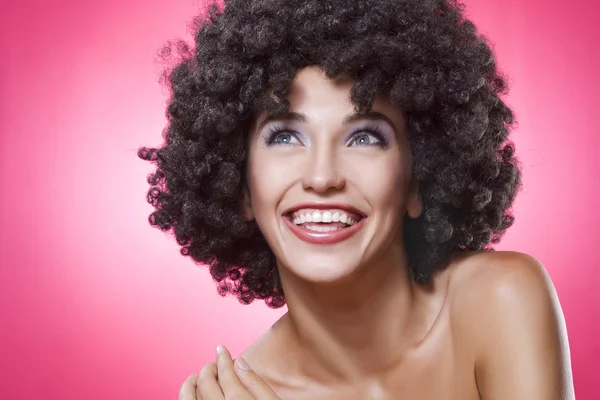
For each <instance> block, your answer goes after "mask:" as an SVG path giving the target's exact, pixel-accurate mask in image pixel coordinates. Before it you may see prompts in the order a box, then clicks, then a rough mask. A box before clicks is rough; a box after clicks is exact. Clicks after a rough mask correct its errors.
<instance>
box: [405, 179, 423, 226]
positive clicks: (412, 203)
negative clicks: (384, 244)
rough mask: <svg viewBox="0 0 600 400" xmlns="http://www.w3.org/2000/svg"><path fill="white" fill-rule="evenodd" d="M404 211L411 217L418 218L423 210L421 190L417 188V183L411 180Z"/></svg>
mask: <svg viewBox="0 0 600 400" xmlns="http://www.w3.org/2000/svg"><path fill="white" fill-rule="evenodd" d="M406 212H407V213H408V216H409V217H411V218H413V219H416V218H419V217H420V216H421V213H422V212H423V201H422V199H421V191H420V190H419V184H418V183H417V182H415V181H412V182H411V184H410V195H409V197H408V204H407V207H406Z"/></svg>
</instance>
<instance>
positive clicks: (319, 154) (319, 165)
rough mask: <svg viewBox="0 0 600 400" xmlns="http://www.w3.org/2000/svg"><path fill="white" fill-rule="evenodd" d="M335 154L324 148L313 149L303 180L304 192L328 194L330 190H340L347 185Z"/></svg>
mask: <svg viewBox="0 0 600 400" xmlns="http://www.w3.org/2000/svg"><path fill="white" fill-rule="evenodd" d="M337 159H338V157H337V156H336V154H334V152H331V151H327V150H326V149H324V148H321V149H317V148H313V151H312V152H311V156H310V157H308V158H307V160H306V165H305V168H304V169H305V170H304V174H303V179H302V186H303V187H304V190H311V189H312V190H313V191H315V192H317V193H326V192H327V191H329V190H340V189H342V188H343V187H344V185H345V184H346V181H345V178H344V176H343V171H341V170H340V168H339V165H338V163H337Z"/></svg>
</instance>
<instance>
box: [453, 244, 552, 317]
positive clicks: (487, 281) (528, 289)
mask: <svg viewBox="0 0 600 400" xmlns="http://www.w3.org/2000/svg"><path fill="white" fill-rule="evenodd" d="M450 270H451V271H450V289H451V290H452V292H453V295H454V300H455V301H456V302H458V303H462V302H465V301H467V302H469V301H470V300H473V297H474V296H475V297H477V298H478V299H480V300H483V299H486V300H489V301H492V302H500V303H502V304H505V303H506V302H507V301H508V302H510V301H517V302H519V301H524V300H528V303H529V302H531V301H535V302H546V303H547V302H548V301H554V300H556V291H555V289H554V285H553V284H552V281H551V280H550V277H549V276H548V273H547V272H546V269H545V268H544V266H543V265H542V263H540V262H539V261H538V260H537V259H536V258H534V257H532V256H530V255H527V254H524V253H519V252H515V251H494V252H474V253H469V254H467V255H465V256H462V257H460V258H457V261H456V262H453V263H452V265H451V266H450ZM461 306H467V304H461ZM477 306H484V304H476V303H475V304H473V307H477ZM469 308H471V307H469ZM485 308H486V309H487V307H485ZM471 311H475V310H471Z"/></svg>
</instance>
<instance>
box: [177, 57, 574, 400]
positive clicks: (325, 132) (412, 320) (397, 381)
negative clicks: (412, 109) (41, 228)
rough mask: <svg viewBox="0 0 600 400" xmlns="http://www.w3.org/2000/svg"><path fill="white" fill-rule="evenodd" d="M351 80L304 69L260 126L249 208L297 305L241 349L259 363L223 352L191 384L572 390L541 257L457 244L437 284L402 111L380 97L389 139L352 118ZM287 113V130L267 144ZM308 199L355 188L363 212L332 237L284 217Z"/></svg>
mask: <svg viewBox="0 0 600 400" xmlns="http://www.w3.org/2000/svg"><path fill="white" fill-rule="evenodd" d="M351 87H352V82H351V81H347V80H343V79H341V80H335V81H332V80H329V79H327V78H326V77H324V76H323V74H321V73H320V72H319V70H318V69H317V68H312V67H311V68H306V69H304V70H301V71H300V72H299V73H298V75H297V77H296V79H295V80H294V82H293V84H292V87H291V90H290V95H289V99H290V111H292V112H294V113H296V117H293V118H291V117H290V116H282V117H277V118H273V121H269V120H268V119H267V116H266V115H262V116H260V118H259V119H258V121H257V124H256V126H254V130H255V135H254V136H252V138H251V140H250V143H249V174H248V182H249V188H248V189H249V190H248V196H247V200H246V213H247V216H248V218H255V219H256V221H257V222H258V224H259V226H260V227H261V230H262V232H263V234H264V235H265V238H266V239H267V241H268V242H269V245H270V247H271V249H272V250H273V252H274V254H275V256H276V258H277V261H278V267H279V272H280V276H281V282H282V285H283V288H284V292H285V294H286V302H287V305H288V310H289V311H288V313H286V314H285V315H284V316H283V317H282V318H281V319H280V320H279V321H278V322H276V323H275V324H274V325H273V326H272V327H271V328H270V329H269V330H268V331H267V332H266V333H265V334H264V335H263V336H262V337H261V338H259V339H258V340H257V341H256V342H255V343H254V344H253V345H252V346H251V347H250V348H249V349H247V350H246V351H245V352H244V353H243V354H242V355H241V357H240V358H241V359H243V360H245V361H246V362H247V364H248V365H249V366H250V368H251V371H250V372H248V371H246V370H243V369H240V368H238V366H236V367H234V364H233V363H232V361H231V359H230V358H229V356H228V355H227V354H225V353H222V354H221V355H220V356H219V357H218V366H217V365H216V364H212V363H209V364H208V365H207V366H206V367H205V368H204V369H203V371H202V373H201V374H200V376H199V379H198V381H196V378H197V377H191V379H190V380H188V381H187V382H186V384H184V386H183V387H182V394H181V397H180V398H181V399H188V398H189V399H204V400H217V399H221V398H223V399H227V398H248V399H251V398H256V399H261V400H269V399H276V398H281V399H290V400H295V399H312V400H314V399H334V398H343V399H399V398H410V399H449V400H451V399H460V400H464V399H474V400H475V399H484V400H488V399H502V400H512V399H515V400H516V399H528V400H537V399H539V400H542V399H543V400H559V399H560V400H562V399H572V398H574V395H573V386H572V377H571V370H570V360H569V349H568V342H567V336H566V329H565V324H564V318H563V316H562V312H561V309H560V305H559V303H558V300H557V297H556V293H555V290H554V288H553V286H552V283H551V282H550V280H549V279H548V277H547V275H546V273H545V271H544V269H543V267H542V266H541V264H540V263H539V262H538V261H537V260H535V259H533V258H532V257H529V256H527V255H525V254H521V253H515V252H493V253H486V252H479V253H459V254H457V255H456V256H455V257H454V259H453V260H452V262H451V263H450V265H449V266H448V267H447V268H446V269H445V270H443V271H441V272H440V273H438V274H436V275H435V277H434V279H433V280H432V282H431V284H430V285H428V286H426V287H423V286H419V285H417V284H415V283H414V282H413V281H412V280H411V279H410V278H409V276H408V273H407V271H408V268H407V261H406V254H405V250H404V248H403V245H402V243H403V241H402V231H401V229H400V227H401V221H402V217H403V216H404V215H408V216H411V217H416V216H418V215H420V213H421V212H422V211H423V210H422V204H421V201H420V197H419V191H418V187H417V186H416V185H415V184H414V183H413V182H412V181H411V180H410V177H411V165H412V158H411V154H410V150H409V146H408V143H407V140H406V135H405V132H404V128H403V127H404V122H405V121H404V117H403V115H402V113H401V112H400V111H399V110H397V109H395V108H394V107H393V106H392V105H391V104H390V103H389V102H386V101H385V99H380V100H378V101H376V103H375V104H374V106H373V111H374V112H376V113H378V114H377V115H379V116H381V115H383V116H385V118H380V117H377V116H375V117H373V119H372V121H370V122H369V123H370V124H371V125H372V124H378V126H377V128H378V129H379V130H381V131H386V132H387V134H386V135H387V136H386V137H387V139H386V143H385V146H383V145H380V144H381V138H378V137H376V136H373V135H371V134H370V133H369V132H371V131H369V130H368V129H369V128H368V127H367V126H363V125H364V124H365V121H362V120H353V119H352V118H350V119H348V118H345V117H346V116H348V115H352V113H353V106H352V104H351V103H350V101H349V93H350V89H351ZM298 115H300V116H301V118H297V116H298ZM343 121H344V122H343ZM349 121H350V122H349ZM263 123H264V124H263ZM270 124H271V125H270ZM273 124H284V126H283V127H280V128H279V129H280V131H281V132H283V133H281V134H280V135H283V136H278V138H279V139H281V140H280V141H278V142H277V144H276V145H271V144H269V145H265V143H266V141H265V140H264V138H265V137H266V136H265V135H266V134H267V132H269V128H270V127H271V128H272V127H273ZM361 124H363V125H361ZM357 130H358V131H360V132H363V133H362V134H361V135H362V136H360V142H358V141H357V139H356V136H352V137H350V136H349V132H350V133H351V132H355V131H357ZM365 132H366V133H365ZM384 133H385V132H384ZM365 135H366V136H365ZM279 139H278V140H279ZM306 201H323V202H327V201H332V202H343V203H348V204H351V205H353V206H354V207H356V208H358V209H360V210H361V211H363V212H364V214H365V215H366V217H365V218H366V223H365V226H364V228H362V229H361V231H360V233H357V234H355V235H354V236H352V237H351V238H349V239H347V240H345V241H343V242H341V243H337V244H334V245H315V244H313V243H305V242H303V241H301V240H299V239H298V238H296V237H295V236H293V235H292V234H290V233H289V231H288V230H287V228H286V227H285V224H282V222H281V221H282V213H283V211H285V210H286V209H287V208H289V207H290V206H293V205H294V204H296V203H299V202H306ZM223 354H225V355H223ZM236 364H237V363H236ZM257 388H259V389H260V390H263V391H262V392H260V394H257V393H259V392H256V390H258V389H257ZM268 388H271V389H272V391H273V392H272V393H268V390H267V389H268ZM194 392H195V394H194ZM231 393H235V396H239V397H235V396H232V395H231ZM186 396H187V397H186ZM244 396H245V397H244Z"/></svg>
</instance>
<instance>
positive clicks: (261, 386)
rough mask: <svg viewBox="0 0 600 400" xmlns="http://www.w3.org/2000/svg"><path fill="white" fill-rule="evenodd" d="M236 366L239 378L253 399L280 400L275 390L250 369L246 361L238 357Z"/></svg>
mask: <svg viewBox="0 0 600 400" xmlns="http://www.w3.org/2000/svg"><path fill="white" fill-rule="evenodd" d="M234 365H235V372H236V374H237V376H238V378H239V379H240V381H241V382H242V384H243V385H244V387H245V388H246V390H248V392H250V394H251V395H252V397H254V398H255V399H260V400H279V397H278V396H277V395H276V394H275V392H274V391H273V389H271V387H270V386H269V385H268V384H267V382H265V381H264V380H263V378H261V377H260V376H258V374H257V373H256V372H254V371H253V370H252V369H251V368H250V366H249V365H248V363H247V362H246V360H244V359H243V358H242V357H238V358H236V360H235V363H234Z"/></svg>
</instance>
